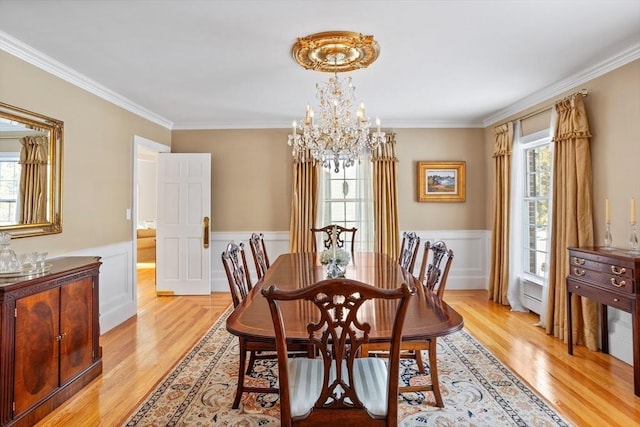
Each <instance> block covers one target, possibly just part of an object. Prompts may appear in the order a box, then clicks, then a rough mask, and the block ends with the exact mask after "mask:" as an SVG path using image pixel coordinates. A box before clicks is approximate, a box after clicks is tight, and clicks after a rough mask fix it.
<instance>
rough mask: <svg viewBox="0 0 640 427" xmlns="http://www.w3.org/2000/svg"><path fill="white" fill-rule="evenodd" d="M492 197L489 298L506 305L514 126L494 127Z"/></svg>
mask: <svg viewBox="0 0 640 427" xmlns="http://www.w3.org/2000/svg"><path fill="white" fill-rule="evenodd" d="M493 131H494V133H495V141H494V144H493V158H494V159H495V184H494V188H495V196H494V198H493V228H492V232H491V242H492V244H491V274H490V275H489V298H490V299H491V300H492V301H493V302H497V303H499V304H502V305H509V299H508V291H509V255H510V254H509V228H510V223H509V212H510V198H511V197H510V195H511V149H512V147H513V123H511V122H509V123H505V124H503V125H501V126H497V127H496V128H494V130H493Z"/></svg>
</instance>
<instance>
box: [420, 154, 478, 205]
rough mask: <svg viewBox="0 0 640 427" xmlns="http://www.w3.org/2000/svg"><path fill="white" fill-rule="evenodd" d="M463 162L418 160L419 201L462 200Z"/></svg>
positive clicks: (463, 183)
mask: <svg viewBox="0 0 640 427" xmlns="http://www.w3.org/2000/svg"><path fill="white" fill-rule="evenodd" d="M465 166H466V163H465V162H458V161H454V162H446V161H445V162H427V161H424V162H418V168H417V170H418V201H419V202H464V201H465V184H466V183H465Z"/></svg>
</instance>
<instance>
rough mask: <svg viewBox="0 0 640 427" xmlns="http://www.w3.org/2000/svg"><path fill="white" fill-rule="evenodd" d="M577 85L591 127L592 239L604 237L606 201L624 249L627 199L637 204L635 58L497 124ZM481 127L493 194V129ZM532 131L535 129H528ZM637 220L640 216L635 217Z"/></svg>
mask: <svg viewBox="0 0 640 427" xmlns="http://www.w3.org/2000/svg"><path fill="white" fill-rule="evenodd" d="M582 88H586V89H588V90H589V95H588V96H587V97H586V98H585V105H586V108H587V115H588V119H589V125H590V129H591V134H592V135H593V137H592V138H591V160H592V168H593V200H594V227H595V243H596V244H597V245H601V244H603V243H604V242H603V240H604V199H605V198H609V200H610V203H611V229H612V236H613V244H614V246H618V247H621V248H626V247H628V243H627V242H628V239H629V213H630V200H631V198H632V197H635V198H636V200H638V201H639V203H640V60H636V61H633V62H631V63H629V64H627V65H625V66H622V67H620V68H618V69H616V70H613V71H611V72H609V73H607V74H605V75H603V76H600V77H598V78H595V79H593V80H591V81H589V82H587V83H586V84H581V85H580V86H578V87H576V88H574V89H572V90H570V91H567V92H566V93H564V94H562V95H559V96H558V97H556V98H554V99H551V100H549V101H548V102H545V103H541V104H540V105H537V106H535V107H532V108H531V109H530V110H527V111H523V112H522V113H521V114H517V115H514V116H513V117H509V118H508V119H506V120H503V121H502V122H500V123H504V122H506V121H508V120H514V119H517V118H518V117H521V116H524V115H526V114H527V113H528V112H529V111H536V110H539V109H540V108H543V107H544V106H551V105H553V102H554V101H555V100H557V99H560V98H562V97H563V96H566V95H568V94H570V93H573V92H576V91H578V90H580V89H582ZM497 124H499V123H496V124H492V125H491V126H488V127H487V128H486V129H485V156H486V157H485V159H486V165H487V166H486V170H487V176H486V179H487V181H486V187H487V189H489V191H488V193H487V196H491V197H492V196H493V188H494V186H493V179H494V174H493V159H492V158H491V153H492V149H493V127H494V126H495V125H497ZM532 130H535V129H532ZM486 217H487V223H486V227H487V228H490V227H491V220H492V217H493V213H492V205H491V204H490V203H489V204H488V205H487V215H486ZM638 219H639V220H640V218H638Z"/></svg>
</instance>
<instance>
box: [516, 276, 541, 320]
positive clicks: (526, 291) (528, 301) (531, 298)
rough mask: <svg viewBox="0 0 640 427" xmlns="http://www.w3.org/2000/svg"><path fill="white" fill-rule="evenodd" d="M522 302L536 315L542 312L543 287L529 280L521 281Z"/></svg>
mask: <svg viewBox="0 0 640 427" xmlns="http://www.w3.org/2000/svg"><path fill="white" fill-rule="evenodd" d="M521 283H522V286H521V287H520V300H521V301H522V305H524V306H525V307H526V308H528V309H529V310H531V311H533V312H534V313H536V314H540V312H541V311H542V289H543V287H542V285H541V284H539V283H535V282H532V281H530V280H527V279H521Z"/></svg>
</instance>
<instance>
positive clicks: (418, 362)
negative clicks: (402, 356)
mask: <svg viewBox="0 0 640 427" xmlns="http://www.w3.org/2000/svg"><path fill="white" fill-rule="evenodd" d="M414 353H415V356H416V365H418V372H420V373H421V374H422V375H424V363H422V351H420V350H415V351H414Z"/></svg>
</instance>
